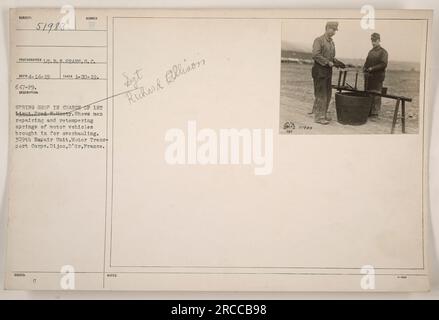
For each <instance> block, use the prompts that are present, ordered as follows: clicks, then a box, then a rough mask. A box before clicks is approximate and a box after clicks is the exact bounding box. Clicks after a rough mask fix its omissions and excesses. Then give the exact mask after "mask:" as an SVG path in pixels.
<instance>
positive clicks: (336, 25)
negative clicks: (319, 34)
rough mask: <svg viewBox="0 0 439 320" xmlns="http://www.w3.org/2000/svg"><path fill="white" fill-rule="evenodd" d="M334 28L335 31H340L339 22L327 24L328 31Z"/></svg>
mask: <svg viewBox="0 0 439 320" xmlns="http://www.w3.org/2000/svg"><path fill="white" fill-rule="evenodd" d="M328 28H332V29H334V30H338V22H337V21H328V22H326V29H328Z"/></svg>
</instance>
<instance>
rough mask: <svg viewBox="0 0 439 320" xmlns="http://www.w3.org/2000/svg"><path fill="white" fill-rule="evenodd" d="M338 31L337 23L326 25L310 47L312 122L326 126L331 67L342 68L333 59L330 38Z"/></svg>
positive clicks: (330, 91)
mask: <svg viewBox="0 0 439 320" xmlns="http://www.w3.org/2000/svg"><path fill="white" fill-rule="evenodd" d="M337 30H338V22H335V21H330V22H327V23H326V30H325V33H324V34H323V35H322V36H320V37H318V38H316V39H315V40H314V43H313V46H312V58H313V60H314V65H313V67H312V78H313V81H314V96H315V100H314V105H313V109H312V112H311V114H313V113H314V121H315V122H316V123H319V124H328V123H329V121H330V120H331V119H329V117H328V115H327V112H328V107H329V102H330V101H331V95H332V67H337V68H344V67H345V65H344V63H343V62H341V61H339V60H337V59H336V58H335V44H334V41H333V40H332V37H333V36H334V35H335V33H336V32H337Z"/></svg>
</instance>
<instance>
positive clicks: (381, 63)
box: [363, 33, 388, 117]
mask: <svg viewBox="0 0 439 320" xmlns="http://www.w3.org/2000/svg"><path fill="white" fill-rule="evenodd" d="M370 39H371V41H372V49H371V50H370V51H369V54H368V55H367V59H366V62H365V64H364V66H363V71H364V84H365V88H364V89H365V90H368V91H373V92H379V93H381V92H382V89H383V82H384V78H385V77H386V68H387V62H388V54H387V51H386V50H385V49H384V48H382V47H381V43H380V42H381V37H380V35H379V34H378V33H372V35H371V37H370ZM380 110H381V97H380V96H375V97H374V103H373V105H372V108H371V110H370V114H369V115H370V116H371V117H378V115H379V112H380Z"/></svg>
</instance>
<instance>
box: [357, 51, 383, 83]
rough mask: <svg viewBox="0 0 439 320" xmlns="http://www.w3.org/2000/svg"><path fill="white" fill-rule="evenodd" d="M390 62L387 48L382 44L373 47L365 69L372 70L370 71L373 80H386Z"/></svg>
mask: <svg viewBox="0 0 439 320" xmlns="http://www.w3.org/2000/svg"><path fill="white" fill-rule="evenodd" d="M387 63H388V53H387V51H386V49H384V48H382V47H381V46H378V47H375V48H372V49H371V50H370V51H369V54H368V55H367V58H366V62H365V63H364V66H363V69H364V71H366V70H367V69H368V68H371V69H372V70H370V71H369V73H370V74H369V79H370V80H371V81H381V82H382V81H384V78H385V76H386V68H387Z"/></svg>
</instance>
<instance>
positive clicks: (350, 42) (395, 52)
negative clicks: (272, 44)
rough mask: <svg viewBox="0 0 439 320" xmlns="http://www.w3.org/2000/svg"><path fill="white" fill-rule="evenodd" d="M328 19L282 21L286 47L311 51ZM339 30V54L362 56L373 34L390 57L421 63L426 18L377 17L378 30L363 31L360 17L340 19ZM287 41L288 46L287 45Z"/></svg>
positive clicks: (369, 45) (337, 38)
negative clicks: (384, 18)
mask: <svg viewBox="0 0 439 320" xmlns="http://www.w3.org/2000/svg"><path fill="white" fill-rule="evenodd" d="M326 21H327V20H289V21H286V22H284V23H283V29H282V43H283V49H299V50H303V51H311V48H312V43H313V41H314V39H315V38H316V37H318V36H320V35H322V34H323V33H324V31H325V25H326ZM338 22H339V26H338V32H337V34H336V35H335V36H334V38H333V39H334V42H335V45H336V52H337V56H338V57H340V58H361V59H364V58H365V57H366V56H367V53H368V51H369V50H370V48H371V43H370V35H371V34H372V33H373V32H378V33H379V34H381V45H382V47H383V48H385V49H386V50H387V51H388V53H389V60H394V61H410V62H418V63H419V62H420V59H421V53H422V49H423V46H424V45H425V31H424V29H425V23H426V22H425V21H419V20H410V21H409V20H404V21H400V20H392V21H390V20H377V21H376V22H375V30H363V29H362V28H361V25H360V20H342V19H339V20H338ZM286 43H288V45H287V46H288V47H289V48H285V45H286Z"/></svg>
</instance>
